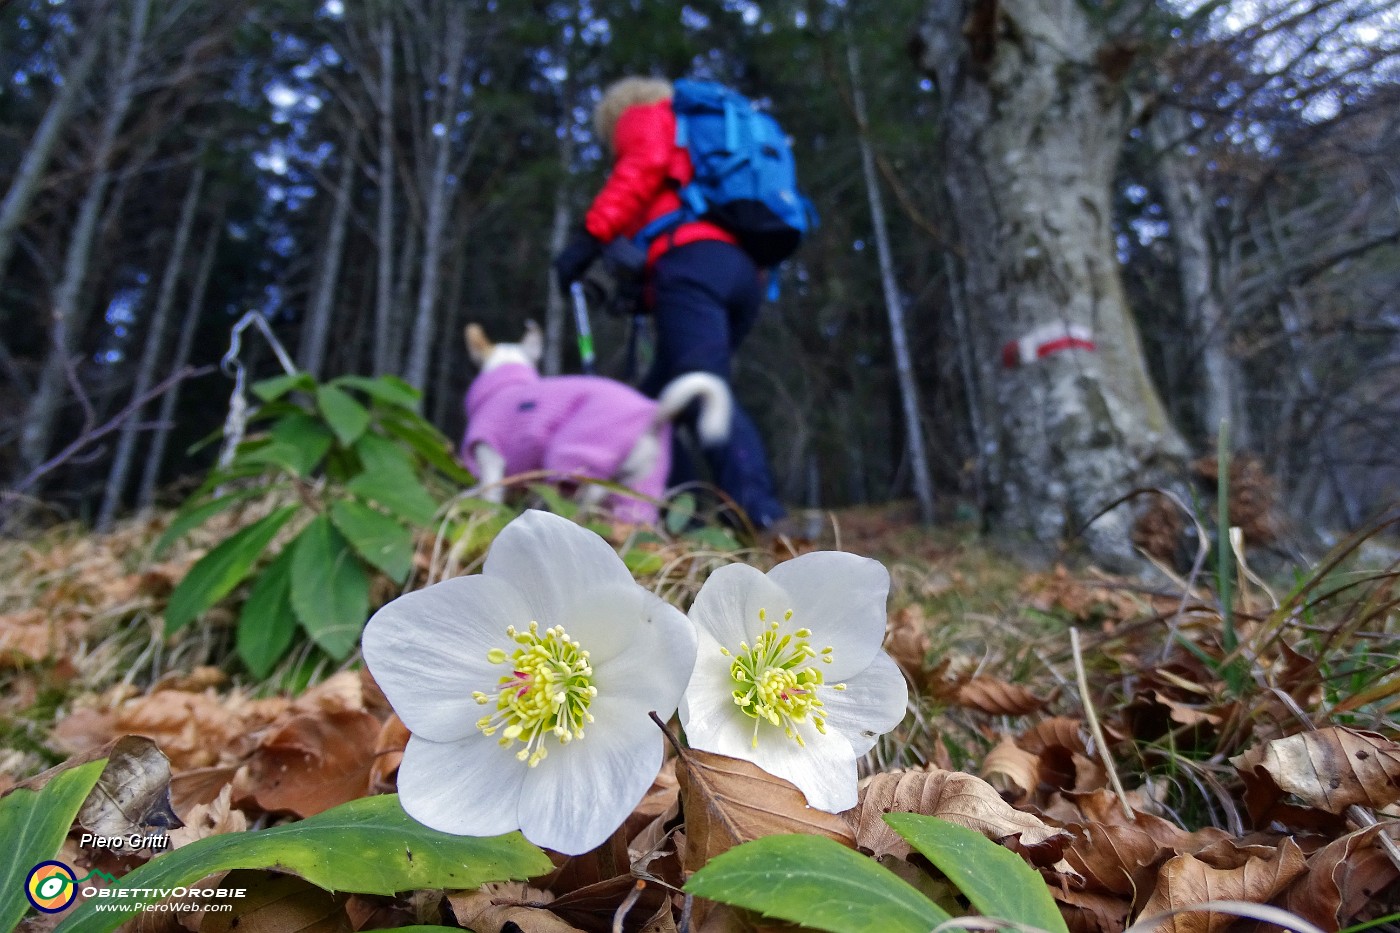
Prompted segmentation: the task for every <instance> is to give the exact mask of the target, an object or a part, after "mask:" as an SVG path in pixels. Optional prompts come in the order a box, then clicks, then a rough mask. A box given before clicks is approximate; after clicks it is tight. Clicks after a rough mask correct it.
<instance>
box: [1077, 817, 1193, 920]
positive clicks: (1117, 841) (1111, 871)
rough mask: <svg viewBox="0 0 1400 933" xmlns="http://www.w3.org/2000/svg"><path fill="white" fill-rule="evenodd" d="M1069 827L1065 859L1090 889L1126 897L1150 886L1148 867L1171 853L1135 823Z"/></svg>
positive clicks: (1090, 824)
mask: <svg viewBox="0 0 1400 933" xmlns="http://www.w3.org/2000/svg"><path fill="white" fill-rule="evenodd" d="M1072 829H1074V830H1076V831H1075V833H1074V841H1073V842H1071V843H1070V844H1069V845H1068V846H1066V847H1065V861H1066V862H1068V863H1069V864H1070V866H1071V867H1073V868H1074V870H1075V871H1077V872H1078V873H1079V874H1080V875H1081V876H1083V878H1084V879H1085V882H1086V885H1087V887H1089V888H1090V889H1092V890H1095V891H1106V892H1109V893H1110V894H1114V895H1118V896H1120V897H1125V898H1127V899H1128V900H1129V901H1131V900H1132V898H1133V895H1134V894H1136V893H1137V892H1138V891H1139V890H1144V889H1145V888H1147V887H1150V886H1151V882H1152V880H1153V878H1152V875H1153V872H1152V871H1151V869H1152V868H1154V867H1155V866H1156V865H1157V863H1158V862H1159V861H1162V860H1164V859H1165V858H1167V857H1168V856H1170V855H1171V854H1172V853H1171V852H1170V850H1166V849H1163V847H1162V846H1161V845H1160V844H1159V843H1158V842H1157V841H1156V840H1155V839H1153V838H1152V836H1151V835H1150V834H1149V833H1147V832H1146V831H1144V830H1142V829H1140V828H1139V827H1137V826H1129V825H1127V824H1117V825H1111V824H1107V823H1089V824H1087V825H1083V826H1077V827H1072Z"/></svg>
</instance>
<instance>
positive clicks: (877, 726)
mask: <svg viewBox="0 0 1400 933" xmlns="http://www.w3.org/2000/svg"><path fill="white" fill-rule="evenodd" d="M821 700H822V703H824V704H825V707H826V727H827V730H828V731H829V730H832V729H835V730H836V731H838V732H840V733H841V734H842V735H844V736H845V737H846V741H848V742H849V743H850V745H851V751H853V752H854V753H855V754H857V755H864V754H865V753H866V752H868V751H870V749H871V748H872V747H874V745H875V740H876V739H878V738H879V737H880V736H882V735H884V734H885V733H886V732H889V731H890V730H891V729H893V728H894V727H895V726H897V725H899V723H900V721H901V720H902V719H904V714H905V712H906V711H907V708H908V704H909V685H908V684H907V683H906V682H905V680H904V674H903V673H901V671H900V670H899V665H898V664H895V663H894V661H893V660H892V659H891V658H890V656H889V655H888V654H886V653H885V652H883V651H881V652H879V653H877V654H876V655H875V660H874V661H872V662H871V664H870V666H869V667H868V668H866V669H865V670H863V671H861V672H860V673H859V674H856V675H855V676H854V677H848V678H847V679H846V689H845V690H831V689H825V690H822V692H821Z"/></svg>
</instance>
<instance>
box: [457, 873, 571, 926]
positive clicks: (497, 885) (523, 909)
mask: <svg viewBox="0 0 1400 933" xmlns="http://www.w3.org/2000/svg"><path fill="white" fill-rule="evenodd" d="M553 900H554V897H553V895H551V894H550V893H549V892H548V891H540V890H538V889H536V888H532V887H530V886H529V885H527V884H525V883H524V882H520V881H501V882H491V883H488V884H483V885H482V886H481V887H480V888H478V889H477V890H475V891H462V892H460V893H457V894H449V895H447V903H448V904H449V905H451V907H452V915H453V916H454V917H456V918H457V922H458V923H460V924H461V925H462V926H464V927H466V928H467V929H469V930H474V931H476V933H502V931H504V930H506V929H509V928H510V927H508V925H509V924H514V925H515V927H516V928H518V929H519V930H520V931H521V933H580V931H579V930H578V928H577V927H574V926H571V925H569V924H568V923H565V922H564V921H563V920H560V919H559V918H558V917H557V916H555V915H554V914H552V913H550V912H549V909H548V906H547V905H548V904H549V903H550V902H551V901H553Z"/></svg>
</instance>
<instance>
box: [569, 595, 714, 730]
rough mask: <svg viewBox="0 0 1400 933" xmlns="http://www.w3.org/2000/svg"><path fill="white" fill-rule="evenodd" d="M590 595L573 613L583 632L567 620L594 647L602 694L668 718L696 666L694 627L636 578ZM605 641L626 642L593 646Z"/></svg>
mask: <svg viewBox="0 0 1400 933" xmlns="http://www.w3.org/2000/svg"><path fill="white" fill-rule="evenodd" d="M600 596H605V597H606V598H605V599H599V598H598V597H600ZM589 600H590V604H589V606H588V608H587V609H586V610H583V609H579V608H576V609H575V614H571V615H569V616H568V618H570V619H571V620H576V621H579V622H583V623H584V624H580V625H578V626H577V627H578V630H579V631H578V635H577V636H575V635H574V628H575V626H574V624H573V623H572V622H569V623H565V625H566V628H567V630H568V632H569V636H570V637H577V639H578V642H579V644H580V645H581V646H582V647H583V648H585V649H586V650H587V651H588V652H589V660H590V661H591V662H592V663H593V685H594V686H595V687H597V688H598V695H599V696H607V697H609V698H613V699H621V700H626V701H628V702H630V703H632V704H634V705H635V706H636V707H637V708H638V709H640V710H641V712H642V713H643V715H645V714H646V712H647V711H648V710H655V711H656V712H657V714H658V715H660V716H661V718H662V719H666V718H667V717H669V716H670V715H671V714H672V713H673V712H675V711H676V704H678V703H679V702H680V698H681V694H682V693H683V692H684V691H685V685H686V682H687V681H689V680H690V672H691V669H692V668H693V667H694V666H695V639H696V635H695V626H693V625H691V624H690V622H689V621H688V620H687V619H686V617H685V616H684V615H682V614H681V612H680V611H679V610H677V609H676V608H675V607H674V606H671V605H670V604H668V603H666V602H663V601H662V600H661V599H659V598H658V597H656V596H654V595H653V594H651V593H649V592H647V591H646V590H644V589H642V588H641V587H640V586H637V585H636V584H635V583H634V584H629V585H628V586H627V588H626V589H625V590H623V589H618V588H610V589H609V590H608V591H599V590H594V591H593V592H591V593H590V594H589ZM605 633H606V635H605ZM605 640H609V641H618V640H620V641H621V642H622V644H621V646H620V648H619V649H618V650H610V651H609V652H607V653H606V654H605V653H603V652H600V651H599V650H597V649H595V648H594V645H595V644H596V643H597V642H601V641H605ZM612 647H613V646H612V645H609V648H612Z"/></svg>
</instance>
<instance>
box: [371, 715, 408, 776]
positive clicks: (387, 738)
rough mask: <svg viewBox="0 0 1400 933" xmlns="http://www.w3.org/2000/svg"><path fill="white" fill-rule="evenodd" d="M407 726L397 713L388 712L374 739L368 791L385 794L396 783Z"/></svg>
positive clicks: (404, 745) (406, 738)
mask: <svg viewBox="0 0 1400 933" xmlns="http://www.w3.org/2000/svg"><path fill="white" fill-rule="evenodd" d="M408 736H409V732H408V726H405V725H404V724H403V720H402V719H400V718H399V716H398V714H397V713H390V714H389V718H388V719H386V720H384V725H382V726H380V727H379V735H378V737H376V738H375V740H374V763H373V764H371V765H370V768H369V793H371V794H387V793H390V792H391V791H393V790H394V788H395V787H396V786H397V784H398V775H399V765H400V764H401V763H402V762H403V750H404V748H405V747H406V746H407V745H408Z"/></svg>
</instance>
